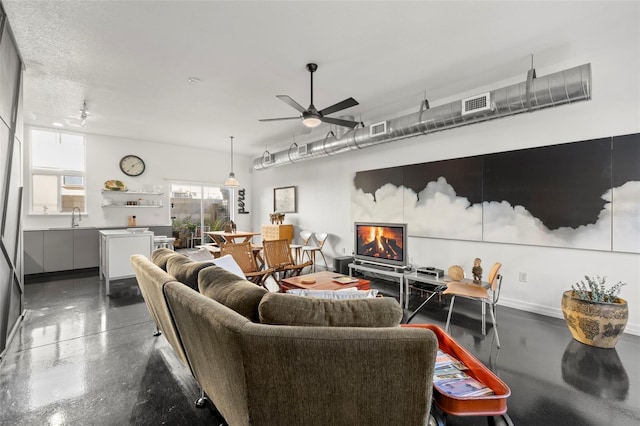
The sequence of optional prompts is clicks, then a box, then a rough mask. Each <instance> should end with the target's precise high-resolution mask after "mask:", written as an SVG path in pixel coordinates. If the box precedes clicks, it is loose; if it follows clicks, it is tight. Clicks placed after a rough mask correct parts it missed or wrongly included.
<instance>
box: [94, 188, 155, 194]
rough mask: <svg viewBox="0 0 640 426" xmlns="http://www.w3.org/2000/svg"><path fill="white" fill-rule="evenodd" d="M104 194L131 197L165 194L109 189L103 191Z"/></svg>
mask: <svg viewBox="0 0 640 426" xmlns="http://www.w3.org/2000/svg"><path fill="white" fill-rule="evenodd" d="M102 193H103V194H106V193H109V194H129V195H162V194H164V193H163V192H140V191H110V190H108V189H103V190H102Z"/></svg>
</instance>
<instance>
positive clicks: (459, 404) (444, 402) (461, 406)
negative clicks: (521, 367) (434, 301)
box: [402, 324, 511, 416]
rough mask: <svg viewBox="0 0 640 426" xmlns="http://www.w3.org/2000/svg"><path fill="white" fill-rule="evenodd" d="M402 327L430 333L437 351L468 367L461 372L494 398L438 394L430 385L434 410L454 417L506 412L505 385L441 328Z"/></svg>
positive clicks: (507, 388)
mask: <svg viewBox="0 0 640 426" xmlns="http://www.w3.org/2000/svg"><path fill="white" fill-rule="evenodd" d="M402 327H415V328H428V329H429V330H431V331H433V332H434V333H435V335H436V337H437V338H438V347H439V348H440V350H442V351H444V352H446V353H448V354H449V355H451V356H453V357H455V358H457V359H459V360H460V361H461V362H462V363H464V364H465V365H466V366H467V367H468V368H469V370H468V371H465V373H467V374H468V375H470V376H471V377H473V378H475V379H476V380H479V381H481V382H482V383H484V384H485V385H486V386H488V387H490V388H491V390H493V392H494V395H482V396H468V397H457V396H453V395H449V394H446V393H442V392H440V391H439V390H438V388H437V387H435V386H434V387H433V400H434V402H435V403H436V405H437V406H438V408H440V409H441V410H442V411H443V412H445V413H446V414H451V415H454V416H492V415H499V414H504V413H506V412H507V397H509V395H511V390H510V389H509V386H507V385H506V384H505V383H504V382H503V381H502V380H500V378H499V377H498V376H496V375H495V374H494V373H493V372H492V371H491V370H489V369H488V368H487V367H486V366H485V365H484V364H483V363H481V362H480V361H478V359H477V358H476V357H475V356H473V355H472V354H471V353H470V352H469V351H467V350H466V349H465V348H463V347H462V346H460V345H459V344H458V342H456V341H455V339H453V338H452V337H451V336H449V335H448V334H447V333H445V332H444V330H443V329H441V328H440V327H438V326H437V325H432V324H403V325H402Z"/></svg>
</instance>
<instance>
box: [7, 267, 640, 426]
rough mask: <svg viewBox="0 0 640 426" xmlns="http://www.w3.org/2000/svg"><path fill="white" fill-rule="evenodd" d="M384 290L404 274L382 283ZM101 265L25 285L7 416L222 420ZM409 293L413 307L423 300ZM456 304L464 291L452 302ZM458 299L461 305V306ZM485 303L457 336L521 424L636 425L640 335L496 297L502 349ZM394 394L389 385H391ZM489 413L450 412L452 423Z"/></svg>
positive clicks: (33, 420)
mask: <svg viewBox="0 0 640 426" xmlns="http://www.w3.org/2000/svg"><path fill="white" fill-rule="evenodd" d="M373 285H374V287H377V288H379V289H380V290H382V291H383V292H384V293H385V294H388V295H394V292H395V293H397V284H392V283H388V282H384V281H375V282H374V283H373ZM112 292H113V293H114V294H113V295H112V296H111V297H106V296H105V285H104V282H100V281H99V280H98V277H97V273H93V272H92V273H88V274H84V275H74V276H68V277H57V278H55V279H52V278H49V279H47V280H43V282H37V283H30V284H27V285H26V286H25V305H26V315H25V318H24V321H23V324H22V326H21V328H20V330H19V331H18V333H17V334H16V336H15V337H14V339H13V341H12V342H11V344H10V346H9V348H8V350H7V352H6V354H5V356H4V358H3V360H2V362H1V364H0V389H1V391H2V392H1V394H0V425H126V424H140V425H160V424H166V425H198V424H209V425H211V424H214V425H217V424H220V423H221V422H222V421H223V420H222V419H220V418H219V417H217V416H216V414H215V413H214V411H213V410H212V409H210V408H205V409H198V408H195V407H194V404H193V402H194V401H195V399H196V398H197V396H198V387H197V385H196V383H195V382H194V380H193V379H192V377H191V375H190V373H189V372H188V371H187V370H186V369H185V368H184V367H183V365H182V364H181V363H180V362H179V360H178V359H177V358H176V357H175V355H174V354H173V353H172V350H171V348H170V346H169V345H168V344H167V342H166V340H165V339H164V337H154V336H153V332H154V331H155V326H154V323H153V321H152V320H151V318H150V316H149V314H148V312H147V309H146V306H145V304H144V301H143V300H142V297H141V296H140V293H139V291H138V288H137V285H136V284H135V280H125V281H122V282H116V283H115V284H114V283H112ZM420 301H421V296H420V294H413V295H412V298H411V305H410V308H411V309H415V307H417V306H418V305H419V304H420ZM456 305H458V301H456ZM458 309H460V310H458ZM446 313H447V304H446V301H445V300H442V301H441V302H440V301H438V299H437V298H434V299H432V300H431V301H430V302H429V303H428V304H427V305H426V306H425V308H424V309H423V310H422V311H421V312H420V314H419V315H418V316H416V317H415V318H414V319H413V321H412V323H420V322H429V323H435V324H438V325H441V326H444V322H445V320H446ZM479 313H480V309H479V307H478V306H475V305H472V306H469V305H466V306H465V304H460V306H458V307H457V308H456V310H455V313H454V316H453V320H452V327H451V334H452V336H453V337H454V338H455V339H457V340H458V342H460V343H461V344H462V345H463V346H465V347H466V348H467V349H468V350H470V351H471V352H472V353H474V354H475V355H476V356H477V357H478V358H479V359H480V360H481V361H482V362H483V363H485V364H486V365H487V366H489V367H490V368H491V369H492V370H493V371H494V372H495V373H496V374H497V375H498V376H499V377H500V378H501V379H502V380H503V381H504V382H506V383H507V384H508V385H509V387H510V389H511V396H510V397H509V398H508V400H507V405H508V415H509V417H510V419H511V421H512V422H513V424H515V425H519V426H526V425H545V426H551V425H581V426H582V425H585V426H589V425H594V426H595V425H616V426H625V425H629V426H631V425H638V424H640V363H639V362H638V355H639V354H640V338H638V337H636V336H630V335H625V336H623V337H622V339H621V340H620V341H619V342H618V345H617V347H616V349H597V348H592V347H589V346H585V345H582V344H580V343H578V342H576V341H574V340H572V338H571V335H570V334H569V331H568V329H567V327H566V326H565V324H564V321H562V320H559V319H554V318H548V317H544V316H539V315H534V314H529V313H524V312H520V311H517V310H513V309H509V308H504V307H499V308H498V324H499V326H500V340H501V343H502V348H501V349H499V350H498V349H497V348H496V347H495V342H494V341H493V340H494V339H493V337H494V333H493V331H492V330H491V329H489V332H488V334H487V336H482V334H481V333H480V320H479V317H480V315H479ZM390 398H393V395H390ZM487 420H488V419H487V418H485V417H453V416H448V418H447V424H449V425H454V426H455V425H483V424H487Z"/></svg>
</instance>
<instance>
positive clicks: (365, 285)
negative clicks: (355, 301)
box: [280, 271, 371, 293]
mask: <svg viewBox="0 0 640 426" xmlns="http://www.w3.org/2000/svg"><path fill="white" fill-rule="evenodd" d="M335 277H347V278H351V277H349V276H348V275H342V274H338V273H335V272H331V271H321V272H315V273H313V274H307V275H300V276H298V277H291V278H285V279H283V280H282V281H280V291H281V292H282V293H286V291H287V290H292V289H305V290H340V289H343V288H351V287H355V288H356V289H358V290H369V289H370V288H371V281H369V280H365V279H362V278H355V277H354V279H355V280H356V281H354V282H351V283H346V284H342V283H340V282H337V281H334V280H333V278H335ZM310 278H311V279H314V280H315V282H314V283H309V284H307V283H303V282H302V280H303V279H310Z"/></svg>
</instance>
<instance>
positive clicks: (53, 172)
mask: <svg viewBox="0 0 640 426" xmlns="http://www.w3.org/2000/svg"><path fill="white" fill-rule="evenodd" d="M30 135H31V138H30V142H31V145H30V146H31V149H30V152H31V164H30V170H31V213H42V214H47V213H68V212H71V211H72V210H73V209H74V208H75V207H78V208H80V211H82V212H84V211H85V210H86V208H85V207H86V191H85V185H84V183H85V176H84V174H85V164H84V163H85V155H84V152H85V141H84V136H82V135H74V134H70V133H60V132H54V131H49V130H36V129H31V133H30Z"/></svg>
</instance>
